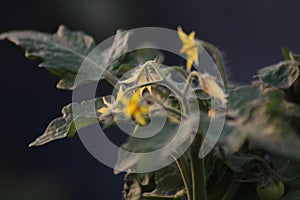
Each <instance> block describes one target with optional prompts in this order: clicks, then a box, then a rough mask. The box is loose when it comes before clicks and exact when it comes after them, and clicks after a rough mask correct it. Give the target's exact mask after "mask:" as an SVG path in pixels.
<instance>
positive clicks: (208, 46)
mask: <svg viewBox="0 0 300 200" xmlns="http://www.w3.org/2000/svg"><path fill="white" fill-rule="evenodd" d="M199 42H200V44H201V46H202V47H204V48H205V49H207V50H208V51H209V52H210V53H211V54H212V55H213V56H214V57H215V60H216V62H217V67H218V69H219V71H220V73H221V76H222V79H223V82H224V85H225V87H226V86H227V77H226V72H225V66H224V62H223V59H222V56H221V54H220V51H219V50H218V48H217V47H215V46H214V45H212V44H210V43H208V42H205V41H202V40H199Z"/></svg>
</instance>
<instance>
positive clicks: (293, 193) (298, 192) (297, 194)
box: [281, 188, 300, 200]
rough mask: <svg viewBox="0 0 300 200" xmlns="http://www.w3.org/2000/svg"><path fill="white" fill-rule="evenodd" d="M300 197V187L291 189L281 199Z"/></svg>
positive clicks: (296, 198)
mask: <svg viewBox="0 0 300 200" xmlns="http://www.w3.org/2000/svg"><path fill="white" fill-rule="evenodd" d="M299 199H300V188H298V189H295V190H292V191H290V192H289V193H288V194H286V195H285V196H284V197H283V198H282V199H281V200H299Z"/></svg>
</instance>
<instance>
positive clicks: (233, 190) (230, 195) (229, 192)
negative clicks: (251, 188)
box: [222, 172, 244, 200]
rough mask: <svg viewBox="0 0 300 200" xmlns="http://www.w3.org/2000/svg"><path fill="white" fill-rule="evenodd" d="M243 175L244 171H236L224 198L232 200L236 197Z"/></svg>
mask: <svg viewBox="0 0 300 200" xmlns="http://www.w3.org/2000/svg"><path fill="white" fill-rule="evenodd" d="M243 176H244V174H243V173H242V174H241V173H236V172H235V173H234V175H233V178H232V180H231V182H230V185H229V187H228V189H227V191H226V193H225V195H224V197H223V199H222V200H231V199H232V198H233V197H234V195H235V193H236V191H237V189H238V187H239V186H240V182H239V181H238V180H240V179H241V178H242V177H243Z"/></svg>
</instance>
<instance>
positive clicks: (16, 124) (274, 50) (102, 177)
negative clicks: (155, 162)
mask: <svg viewBox="0 0 300 200" xmlns="http://www.w3.org/2000/svg"><path fill="white" fill-rule="evenodd" d="M299 8H300V1H298V0H285V1H279V0H252V1H246V0H244V1H243V0H229V1H224V0H210V1H200V0H198V1H196V0H195V1H177V0H176V1H175V0H173V1H157V0H152V1H135V0H133V1H115V0H85V1H82V0H63V1H61V0H44V1H40V0H27V1H20V0H10V1H4V0H2V1H1V6H0V32H3V31H8V30H11V29H37V30H40V31H46V32H54V31H56V29H57V27H58V25H59V24H64V25H66V26H67V27H69V28H70V29H75V30H84V31H85V32H86V33H88V34H90V35H92V36H94V37H95V38H96V40H97V41H98V42H101V41H102V40H104V39H105V38H107V37H109V36H111V35H113V34H114V33H115V31H116V30H117V29H119V28H125V29H131V28H136V27H143V26H158V27H165V28H171V29H176V27H177V26H178V25H181V26H183V28H184V30H186V31H187V32H190V31H192V30H195V31H196V32H197V36H198V37H199V38H201V39H203V40H206V41H209V42H211V43H214V44H215V45H217V46H218V47H219V48H220V49H221V50H222V51H223V53H224V56H225V59H226V65H227V71H228V73H229V78H230V80H231V81H232V82H235V83H249V82H250V81H251V77H252V76H253V75H254V73H255V72H256V71H257V69H259V68H260V67H262V66H265V65H269V64H272V63H275V62H277V61H279V60H281V50H280V48H281V47H288V48H291V49H292V50H294V51H295V52H298V53H299V52H300V43H299V38H300V26H299V19H300V13H299ZM0 57H1V60H0V65H1V78H0V81H1V83H0V91H1V104H0V105H1V136H0V137H1V140H0V199H1V200H15V199H25V200H39V199H43V200H48V199H49V200H50V199H56V200H69V199H70V200H73V199H74V200H82V199H89V200H96V199H97V200H99V199H112V200H117V199H120V198H121V188H122V185H123V183H122V179H123V177H122V175H118V176H114V175H113V173H112V169H110V168H108V167H106V166H104V165H102V164H101V163H99V162H98V161H97V160H95V159H94V158H93V157H92V156H91V155H90V154H89V153H88V152H87V151H86V149H85V148H84V147H83V145H82V144H81V142H80V140H79V138H78V137H77V136H76V137H74V138H72V139H66V140H61V141H57V142H54V143H51V144H48V145H46V146H43V147H40V148H28V147H27V146H28V144H29V142H31V141H32V140H34V139H35V138H36V137H37V136H38V135H40V134H41V133H42V132H43V131H44V130H45V128H46V126H47V125H48V123H49V122H50V120H52V119H53V118H55V117H57V116H59V115H60V108H61V107H62V106H64V105H66V104H68V103H69V102H70V101H71V92H70V91H60V90H57V89H56V88H55V84H56V82H57V80H56V79H55V78H53V77H51V76H49V75H48V73H47V72H46V71H45V70H43V69H39V68H38V67H37V64H38V62H37V61H30V60H27V59H25V58H24V52H23V51H22V50H20V49H19V48H17V47H15V46H14V45H12V44H10V43H8V42H3V41H1V42H0Z"/></svg>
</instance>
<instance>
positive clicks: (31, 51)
mask: <svg viewBox="0 0 300 200" xmlns="http://www.w3.org/2000/svg"><path fill="white" fill-rule="evenodd" d="M128 38H129V33H128V32H120V31H118V32H117V34H116V36H115V39H114V42H113V44H112V46H111V47H109V48H108V49H106V50H105V51H103V52H97V53H98V54H97V56H92V57H86V56H87V55H88V54H89V53H90V52H91V50H93V49H94V48H95V47H96V43H95V41H94V39H93V38H92V37H90V36H88V35H86V34H85V33H83V32H80V31H70V30H68V29H67V28H66V27H65V26H60V27H59V28H58V31H57V32H56V33H54V34H49V33H42V32H37V31H30V30H29V31H11V32H6V33H2V34H1V35H0V40H3V39H7V40H9V41H11V42H13V43H15V44H16V45H19V46H21V47H22V48H24V49H25V50H26V51H25V56H26V57H28V58H40V59H41V60H42V62H41V63H40V65H39V66H40V67H44V68H46V69H47V70H48V71H49V72H50V73H51V74H52V75H54V76H56V77H58V78H60V79H61V80H60V81H59V83H58V84H57V88H59V89H73V88H75V87H76V86H77V85H74V80H75V77H76V76H77V72H78V70H79V68H80V66H81V64H82V62H83V61H84V59H85V63H86V65H87V67H86V69H84V70H83V71H82V73H81V74H80V80H81V82H89V81H95V80H97V78H98V77H97V76H98V75H99V74H101V73H102V72H103V71H104V70H105V67H106V66H107V65H109V64H111V62H113V61H114V60H116V59H117V58H118V57H119V56H120V55H122V54H123V52H125V51H126V50H127V42H128ZM103 76H104V77H105V78H106V79H107V80H108V81H110V82H111V83H115V82H116V81H117V80H116V78H115V77H114V76H113V75H112V74H111V73H110V72H109V71H107V70H106V71H105V72H104V74H103ZM81 82H78V83H77V84H81Z"/></svg>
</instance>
